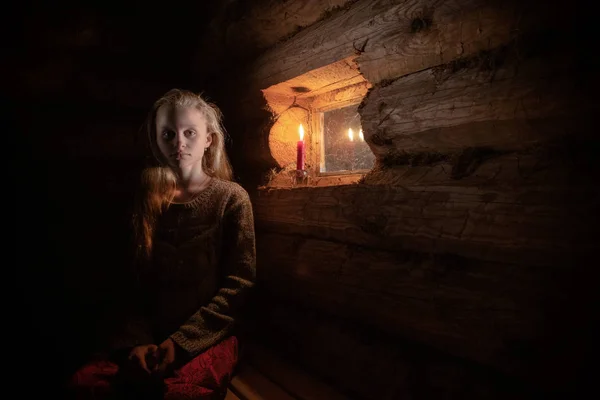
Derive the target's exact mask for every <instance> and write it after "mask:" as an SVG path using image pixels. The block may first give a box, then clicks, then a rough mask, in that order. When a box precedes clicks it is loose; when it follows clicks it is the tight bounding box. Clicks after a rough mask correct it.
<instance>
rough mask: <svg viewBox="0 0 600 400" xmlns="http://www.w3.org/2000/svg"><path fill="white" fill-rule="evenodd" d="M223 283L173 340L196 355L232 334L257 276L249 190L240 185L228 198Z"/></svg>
mask: <svg viewBox="0 0 600 400" xmlns="http://www.w3.org/2000/svg"><path fill="white" fill-rule="evenodd" d="M220 268H221V286H220V288H219V289H218V291H217V293H216V294H215V296H214V297H213V298H212V299H211V301H210V303H209V304H207V305H205V306H203V307H201V308H200V309H199V310H198V311H197V312H196V313H195V314H194V315H192V316H191V317H190V318H189V319H188V320H187V321H186V322H185V323H184V324H183V325H182V326H181V327H180V328H179V329H178V330H177V331H176V332H175V333H173V334H172V335H171V339H173V341H174V342H175V343H177V344H178V345H179V346H180V347H181V348H182V349H183V350H185V351H186V352H187V353H188V354H189V355H190V356H192V357H194V356H196V355H198V354H200V353H201V352H203V351H204V350H206V349H207V348H209V347H211V346H213V345H215V344H217V343H218V342H219V341H220V340H222V339H224V338H225V337H226V336H227V335H228V334H230V333H231V329H232V328H233V326H234V323H235V321H236V313H237V312H238V310H239V309H240V306H241V305H242V304H243V302H244V299H245V298H246V297H247V296H246V295H247V293H248V291H249V289H250V288H251V287H252V286H253V285H254V281H255V279H256V245H255V235H254V216H253V213H252V204H251V203H250V198H249V196H248V193H247V192H246V191H245V190H244V189H242V188H241V187H239V186H238V187H237V190H235V191H234V192H233V194H232V195H231V196H230V197H229V199H228V201H227V203H226V206H225V211H224V213H223V248H222V254H221V264H220Z"/></svg>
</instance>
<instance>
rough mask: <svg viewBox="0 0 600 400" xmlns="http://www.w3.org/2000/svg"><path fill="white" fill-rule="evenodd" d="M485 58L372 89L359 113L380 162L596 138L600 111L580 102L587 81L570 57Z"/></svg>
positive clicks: (512, 55) (513, 55)
mask: <svg viewBox="0 0 600 400" xmlns="http://www.w3.org/2000/svg"><path fill="white" fill-rule="evenodd" d="M512 52H514V53H512ZM506 53H510V54H506ZM479 57H482V58H483V59H484V60H483V61H482V60H481V59H477V58H472V59H470V60H465V61H464V64H460V63H457V64H460V65H456V64H452V63H450V64H449V65H446V66H444V67H436V68H432V69H428V70H425V71H421V72H417V73H414V74H411V75H408V76H405V77H402V78H400V79H398V80H396V81H394V82H392V83H390V84H388V85H385V86H379V87H375V88H373V89H372V90H371V91H370V92H369V94H368V96H367V98H366V99H365V100H364V102H363V107H362V108H361V110H360V114H361V120H362V126H363V132H364V134H365V140H366V141H367V142H368V143H369V144H370V146H371V149H372V150H373V152H374V153H375V155H376V156H377V157H378V158H383V157H386V156H387V155H389V154H390V153H394V152H398V151H416V150H426V149H435V150H436V151H444V150H449V149H457V148H464V147H468V146H491V147H495V148H499V149H523V148H525V147H528V146H531V145H532V144H533V143H536V142H540V141H545V140H551V139H555V138H557V137H560V136H567V135H579V136H591V135H592V134H593V133H592V132H591V131H590V129H589V126H590V125H589V122H590V121H591V118H592V115H594V114H595V113H596V112H597V111H598V105H597V103H596V102H582V95H583V94H584V92H585V91H586V90H585V89H584V87H583V81H579V82H580V84H579V85H578V84H576V83H575V82H574V80H573V75H574V74H576V73H577V72H576V71H577V68H576V66H575V65H574V64H573V63H572V57H569V56H564V55H563V54H559V55H555V56H552V57H550V56H548V57H546V56H544V57H536V58H530V59H525V60H523V59H522V58H523V56H519V55H518V53H517V49H514V48H510V49H508V50H505V51H504V52H500V51H498V52H497V53H496V54H491V55H490V54H488V55H485V56H479ZM519 57H520V58H519ZM482 63H490V65H489V66H487V64H485V65H486V66H485V68H482V65H484V64H482ZM494 65H501V66H500V67H496V66H494Z"/></svg>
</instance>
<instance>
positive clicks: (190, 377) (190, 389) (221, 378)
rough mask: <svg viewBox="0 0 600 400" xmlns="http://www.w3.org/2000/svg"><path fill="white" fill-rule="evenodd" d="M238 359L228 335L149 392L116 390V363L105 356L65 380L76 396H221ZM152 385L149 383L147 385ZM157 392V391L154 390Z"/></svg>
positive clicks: (233, 339) (234, 343)
mask: <svg viewBox="0 0 600 400" xmlns="http://www.w3.org/2000/svg"><path fill="white" fill-rule="evenodd" d="M237 360H238V342H237V338H236V337H234V336H232V337H229V338H227V339H225V340H223V341H222V342H221V343H218V344H217V345H215V346H213V347H211V348H209V349H208V350H206V351H205V352H204V353H202V354H200V355H199V356H197V357H196V358H194V359H193V360H191V361H190V362H188V363H187V364H185V365H184V366H183V367H181V368H179V369H177V370H175V371H174V374H173V376H171V377H169V378H165V379H164V381H163V382H161V385H160V390H158V389H157V390H155V391H154V392H153V394H152V395H149V393H148V392H146V391H145V392H146V393H145V394H143V395H142V394H139V393H141V392H138V394H135V395H132V394H131V393H126V394H125V393H119V390H118V387H119V386H118V385H117V384H116V381H117V379H116V377H117V372H118V371H119V367H118V365H117V364H115V363H113V362H111V361H108V360H99V361H93V362H90V363H88V364H86V365H84V366H83V367H82V368H80V369H79V370H78V371H77V372H76V373H75V374H74V375H73V377H72V379H71V382H69V386H70V387H69V389H70V392H71V393H72V394H73V395H74V398H75V399H77V400H83V399H86V400H88V399H90V400H91V399H113V398H137V397H145V398H149V397H150V398H162V399H168V400H179V399H194V400H195V399H202V400H205V399H223V398H224V397H225V393H226V392H227V385H228V383H229V380H230V379H231V374H232V372H233V369H234V367H235V365H236V364H237ZM148 386H149V388H147V389H152V388H151V386H152V385H148ZM158 392H160V393H158Z"/></svg>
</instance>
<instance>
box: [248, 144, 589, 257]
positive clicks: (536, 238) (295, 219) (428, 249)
mask: <svg viewBox="0 0 600 400" xmlns="http://www.w3.org/2000/svg"><path fill="white" fill-rule="evenodd" d="M466 164H468V163H465V165H466ZM459 165H460V163H459V164H455V166H452V165H448V164H444V163H441V164H438V165H435V166H423V167H411V166H405V167H403V169H402V171H400V170H393V171H392V170H390V178H389V179H388V178H385V179H384V180H385V181H386V183H388V184H387V185H369V184H354V185H345V186H334V187H302V188H294V189H274V190H270V189H264V190H259V191H258V192H257V194H256V195H255V196H254V198H253V203H254V206H255V215H256V224H257V228H258V229H259V230H261V231H263V232H273V233H282V234H295V235H301V236H303V237H306V238H314V239H322V240H331V241H339V242H342V243H347V244H349V245H358V246H364V247H369V248H373V249H381V250H389V251H403V250H410V251H417V252H421V253H426V254H445V253H450V254H455V255H458V256H461V257H466V258H471V259H478V260H484V261H493V262H506V263H515V264H525V265H554V266H565V265H570V264H571V263H572V261H573V258H574V257H582V256H583V255H584V254H587V253H589V252H590V251H592V249H593V248H594V247H595V244H594V241H593V238H594V237H596V236H594V235H597V234H598V232H597V231H598V229H597V227H595V226H594V225H592V224H589V216H590V215H595V214H596V213H598V211H599V210H598V204H597V202H596V199H598V193H597V189H595V188H594V187H591V186H589V184H587V183H586V182H585V181H583V182H582V184H581V185H575V181H574V180H573V176H576V175H575V174H576V172H573V171H572V170H570V169H569V168H568V164H560V163H557V164H556V165H555V166H554V167H549V166H548V165H545V164H544V162H543V161H541V159H540V158H539V157H537V156H535V155H526V154H525V155H520V156H515V155H510V154H509V155H505V156H501V157H497V158H495V159H493V160H489V161H487V162H484V163H483V165H481V166H478V167H473V168H474V170H475V171H476V172H472V171H471V172H470V173H471V176H468V177H466V178H462V179H452V178H451V177H450V176H451V174H453V172H452V171H453V168H455V169H456V168H457V166H459ZM469 168H471V167H467V169H469Z"/></svg>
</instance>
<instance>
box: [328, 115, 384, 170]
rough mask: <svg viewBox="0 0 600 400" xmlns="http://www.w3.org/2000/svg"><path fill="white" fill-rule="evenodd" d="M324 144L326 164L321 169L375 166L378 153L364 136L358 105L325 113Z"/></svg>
mask: <svg viewBox="0 0 600 400" xmlns="http://www.w3.org/2000/svg"><path fill="white" fill-rule="evenodd" d="M349 129H351V130H352V131H351V132H349V131H348V130H349ZM323 146H324V151H325V157H324V158H325V163H324V165H323V166H321V172H352V171H360V170H370V169H371V168H373V164H374V162H375V156H374V155H373V152H372V151H371V149H370V148H369V146H368V145H367V143H366V142H365V141H364V139H363V137H362V130H361V126H360V115H359V114H358V104H355V105H352V106H348V107H344V108H339V109H336V110H331V111H326V112H324V113H323Z"/></svg>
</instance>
